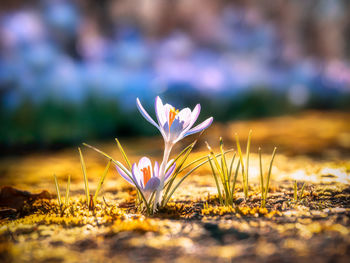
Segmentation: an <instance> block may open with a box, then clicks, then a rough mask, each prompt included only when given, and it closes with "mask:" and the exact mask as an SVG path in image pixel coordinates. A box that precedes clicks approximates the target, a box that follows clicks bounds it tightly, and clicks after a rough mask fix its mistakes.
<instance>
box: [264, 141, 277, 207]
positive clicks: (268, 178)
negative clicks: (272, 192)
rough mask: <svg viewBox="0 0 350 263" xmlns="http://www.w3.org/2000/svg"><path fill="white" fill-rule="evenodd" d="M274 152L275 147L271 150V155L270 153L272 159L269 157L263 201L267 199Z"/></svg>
mask: <svg viewBox="0 0 350 263" xmlns="http://www.w3.org/2000/svg"><path fill="white" fill-rule="evenodd" d="M276 150H277V147H275V148H274V149H273V153H272V157H271V161H270V166H269V173H268V174H267V179H266V188H265V197H264V199H265V201H266V199H267V193H268V191H269V184H270V177H271V171H272V164H273V160H274V159H275V155H276Z"/></svg>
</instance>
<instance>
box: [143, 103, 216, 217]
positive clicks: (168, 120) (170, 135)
mask: <svg viewBox="0 0 350 263" xmlns="http://www.w3.org/2000/svg"><path fill="white" fill-rule="evenodd" d="M136 104H137V108H138V109H139V111H140V112H141V114H142V116H143V117H144V118H145V119H146V120H147V121H148V122H150V123H151V124H152V125H154V126H155V127H157V129H158V130H159V131H160V133H161V134H162V136H163V138H164V142H165V148H164V156H163V161H162V164H161V165H160V169H159V179H160V183H159V186H158V188H157V192H156V196H155V198H154V206H153V209H154V210H155V209H157V205H158V204H159V203H160V198H161V195H162V191H163V188H164V183H165V180H166V173H165V171H166V164H167V163H168V159H169V156H170V152H171V149H172V147H173V146H174V144H175V143H177V142H178V141H180V140H181V139H183V138H184V137H186V136H188V135H191V134H194V133H197V132H201V131H203V130H204V129H206V128H208V127H209V126H210V125H211V123H212V122H213V117H210V118H208V119H206V120H205V121H204V122H202V123H201V124H199V125H197V126H195V127H194V128H192V126H193V125H194V123H195V122H196V120H197V119H198V116H199V113H200V110H201V106H200V105H199V104H197V105H196V107H194V109H193V110H192V111H191V109H190V108H184V109H182V110H176V109H175V107H173V106H172V105H170V104H165V105H163V102H162V100H161V99H160V98H159V97H157V98H156V100H155V111H156V116H157V121H158V123H156V122H155V121H154V120H153V119H152V118H151V117H150V116H149V114H148V113H147V111H146V110H145V109H144V108H143V106H142V104H141V102H140V100H139V99H138V98H137V99H136Z"/></svg>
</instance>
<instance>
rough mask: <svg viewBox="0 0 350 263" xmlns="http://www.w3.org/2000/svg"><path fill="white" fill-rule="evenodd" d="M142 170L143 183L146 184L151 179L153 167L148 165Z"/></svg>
mask: <svg viewBox="0 0 350 263" xmlns="http://www.w3.org/2000/svg"><path fill="white" fill-rule="evenodd" d="M141 171H142V173H143V185H144V186H146V184H147V182H148V181H149V179H151V167H149V166H147V168H146V167H145V168H142V169H141Z"/></svg>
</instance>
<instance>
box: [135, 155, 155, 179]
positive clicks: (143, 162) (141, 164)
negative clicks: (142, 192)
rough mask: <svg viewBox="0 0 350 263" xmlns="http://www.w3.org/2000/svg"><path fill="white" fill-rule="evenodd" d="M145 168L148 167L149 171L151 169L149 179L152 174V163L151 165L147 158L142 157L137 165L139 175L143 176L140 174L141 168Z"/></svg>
mask: <svg viewBox="0 0 350 263" xmlns="http://www.w3.org/2000/svg"><path fill="white" fill-rule="evenodd" d="M147 167H150V169H151V177H152V174H153V172H152V170H153V169H152V168H153V167H152V163H151V160H150V159H149V158H147V157H142V158H141V159H140V161H139V165H138V170H139V171H140V174H141V175H143V173H142V169H143V168H147Z"/></svg>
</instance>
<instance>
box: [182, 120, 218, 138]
mask: <svg viewBox="0 0 350 263" xmlns="http://www.w3.org/2000/svg"><path fill="white" fill-rule="evenodd" d="M212 122H213V117H210V118H208V119H206V120H205V121H203V122H202V123H201V124H199V125H197V126H196V127H194V128H192V129H190V130H189V131H187V132H186V133H185V134H184V136H183V138H184V137H186V136H188V135H191V134H194V133H197V132H200V131H202V130H204V129H206V128H208V127H209V126H210V125H211V123H212Z"/></svg>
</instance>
